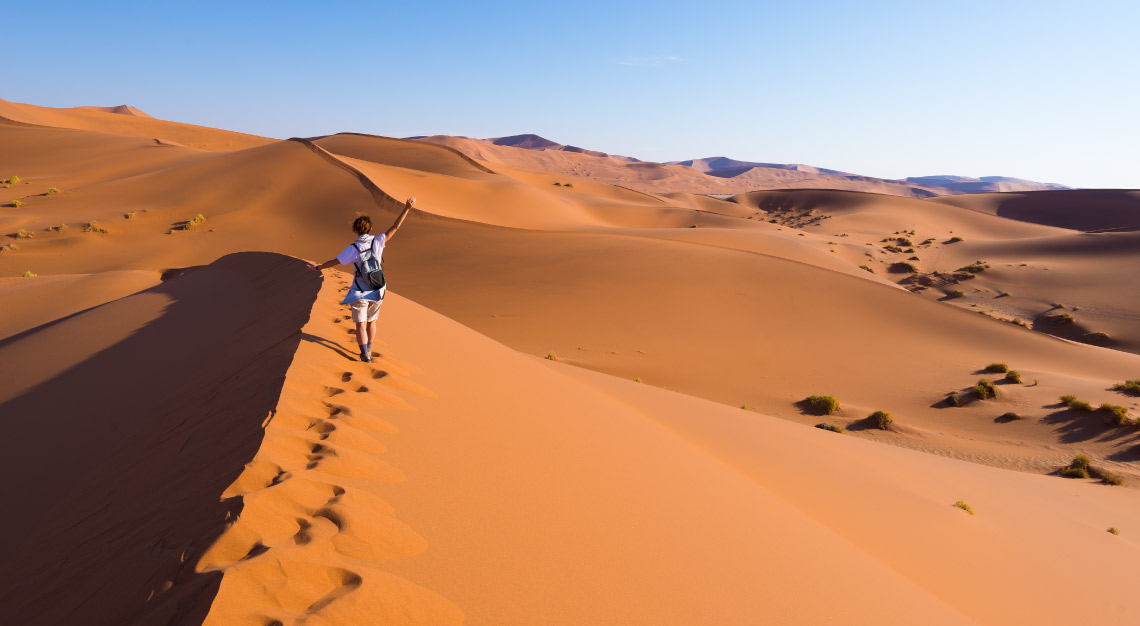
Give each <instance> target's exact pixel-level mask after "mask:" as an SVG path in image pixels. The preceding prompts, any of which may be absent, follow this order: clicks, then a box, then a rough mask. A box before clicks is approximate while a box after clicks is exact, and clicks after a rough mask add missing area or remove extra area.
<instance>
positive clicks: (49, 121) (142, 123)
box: [0, 100, 272, 150]
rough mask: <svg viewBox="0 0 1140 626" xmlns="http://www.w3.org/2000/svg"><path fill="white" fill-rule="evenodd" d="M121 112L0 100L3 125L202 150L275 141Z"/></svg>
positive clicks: (135, 113) (246, 146) (116, 108)
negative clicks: (66, 130) (151, 140)
mask: <svg viewBox="0 0 1140 626" xmlns="http://www.w3.org/2000/svg"><path fill="white" fill-rule="evenodd" d="M124 106H125V105H124ZM122 108H123V107H113V110H111V111H107V110H104V109H102V108H100V107H94V108H87V107H79V108H74V109H55V108H50V107H39V106H35V105H31V104H20V103H17V102H8V101H5V100H0V124H3V123H4V122H5V121H8V122H16V123H19V124H31V125H35V126H53V127H57V128H74V129H81V130H93V131H98V132H105V133H114V134H117V135H129V136H132V137H149V138H155V139H159V140H165V141H172V142H175V143H178V144H181V145H184V146H190V147H192V148H198V149H200V150H241V149H243V148H249V147H252V146H259V145H262V144H265V143H268V142H270V141H272V140H271V139H265V138H263V137H257V136H254V135H246V134H243V133H235V132H232V131H228V130H218V129H215V128H207V127H204V126H193V125H191V124H181V123H178V122H167V121H165V120H157V119H154V118H152V117H151V116H149V115H147V114H145V113H142V111H139V110H137V109H134V108H133V107H126V108H127V110H119V109H122ZM124 113H125V114H124ZM140 114H141V115H140Z"/></svg>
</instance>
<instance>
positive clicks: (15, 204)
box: [4, 200, 24, 209]
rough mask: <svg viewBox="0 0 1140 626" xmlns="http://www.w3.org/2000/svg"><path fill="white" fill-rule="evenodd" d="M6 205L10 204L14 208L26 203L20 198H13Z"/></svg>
mask: <svg viewBox="0 0 1140 626" xmlns="http://www.w3.org/2000/svg"><path fill="white" fill-rule="evenodd" d="M4 206H10V207H12V208H15V209H18V208H20V207H22V206H24V203H23V202H20V201H19V200H13V201H11V202H9V203H8V204H6V205H4Z"/></svg>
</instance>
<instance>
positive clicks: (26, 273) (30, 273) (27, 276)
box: [24, 270, 37, 278]
mask: <svg viewBox="0 0 1140 626" xmlns="http://www.w3.org/2000/svg"><path fill="white" fill-rule="evenodd" d="M36 276H37V275H36V274H33V273H32V270H28V271H26V272H24V278H35V277H36Z"/></svg>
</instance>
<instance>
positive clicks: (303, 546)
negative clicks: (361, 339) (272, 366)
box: [196, 274, 464, 626]
mask: <svg viewBox="0 0 1140 626" xmlns="http://www.w3.org/2000/svg"><path fill="white" fill-rule="evenodd" d="M334 276H337V278H333V279H331V280H326V281H325V282H324V285H323V286H322V288H321V291H320V294H319V295H318V298H317V300H316V303H315V304H314V305H313V312H312V315H311V317H310V319H309V322H308V323H307V324H306V325H305V326H304V328H302V329H301V338H302V341H301V342H300V345H299V346H298V349H297V354H296V357H295V360H294V366H293V367H291V368H290V370H289V371H288V373H287V374H286V376H285V383H284V385H283V387H282V391H281V398H280V401H279V403H278V404H277V406H276V407H275V408H274V410H273V411H272V413H271V414H270V416H269V417H268V418H267V420H266V425H265V429H264V438H263V440H262V443H261V447H260V449H259V450H258V452H257V454H256V455H255V456H254V458H253V459H252V460H251V461H250V462H249V463H248V464H247V465H246V467H245V469H244V471H242V473H241V475H240V476H238V477H237V479H236V480H235V481H234V482H233V483H232V484H231V485H230V486H229V487H228V488H227V489H226V491H225V493H224V494H223V496H222V497H223V499H225V500H230V499H233V500H238V501H241V502H242V506H241V507H240V510H241V513H240V514H239V515H238V516H237V517H236V519H234V520H232V522H231V523H230V524H229V525H228V526H227V527H226V529H225V532H224V533H223V534H222V535H221V536H220V537H219V538H218V540H217V541H216V542H214V543H213V544H212V545H211V546H210V547H209V549H207V550H206V552H205V553H204V554H203V556H202V558H201V559H200V560H199V561H198V563H197V566H196V569H197V571H199V572H202V573H213V572H220V573H221V575H222V581H221V584H220V588H219V591H218V595H217V597H216V599H215V601H214V603H213V605H212V606H211V607H210V612H209V615H207V617H206V619H205V621H204V622H203V624H206V625H208V626H211V625H218V626H221V625H227V626H228V625H245V624H249V625H250V626H254V625H257V626H261V625H264V624H281V625H286V624H301V623H309V622H310V621H318V622H320V623H330V624H396V623H399V624H425V625H428V624H430V625H438V624H458V623H461V622H462V621H463V619H464V616H463V613H462V611H460V610H459V609H458V608H457V607H456V606H455V605H454V604H452V603H451V602H449V601H448V600H446V599H445V598H443V597H442V596H439V595H437V594H435V593H433V592H432V591H430V590H427V589H424V588H423V587H420V586H418V585H416V584H414V583H412V582H411V581H409V580H407V579H404V578H401V577H398V576H395V575H393V574H391V573H389V572H387V571H385V569H384V567H383V564H384V563H385V562H386V561H391V560H393V559H402V558H407V557H413V556H416V555H418V554H420V553H422V552H423V551H424V550H426V549H427V541H426V540H424V538H423V537H421V536H420V535H418V534H417V533H416V532H415V531H414V530H413V529H411V528H410V527H408V526H407V525H406V524H404V523H402V522H401V521H399V520H398V519H397V518H396V511H395V510H394V508H393V507H392V506H391V505H390V504H389V503H388V502H387V501H386V500H385V499H384V492H385V490H386V489H389V488H390V485H393V484H397V483H400V482H403V481H404V479H405V477H404V474H403V473H402V472H401V471H400V470H399V469H398V468H396V467H393V466H392V465H391V464H389V463H387V462H385V461H384V460H383V458H382V457H383V455H384V453H385V452H386V450H387V448H386V446H385V444H384V442H383V441H382V438H384V437H386V436H387V435H392V434H394V433H395V432H396V430H397V429H396V427H395V426H393V425H392V424H391V423H389V422H388V421H386V420H384V419H383V418H382V417H381V416H380V414H379V413H380V412H381V411H386V410H410V409H411V406H410V405H409V404H408V403H407V402H406V401H404V400H403V399H402V398H401V397H400V396H401V395H403V394H408V393H411V394H413V395H418V396H427V397H431V396H433V395H434V394H432V393H431V392H430V391H429V390H427V389H426V388H424V387H422V386H421V385H418V384H417V383H415V382H414V381H412V380H410V379H409V378H408V376H409V375H413V374H414V372H415V371H416V370H415V368H414V367H412V366H409V365H407V364H404V363H401V362H399V361H398V360H397V359H395V358H393V357H392V356H391V355H390V354H388V353H387V350H386V348H385V347H384V345H383V343H382V342H377V347H376V351H377V352H378V353H377V354H376V356H375V358H374V360H373V362H372V363H371V364H368V363H362V362H359V361H358V360H356V359H354V358H352V356H351V354H352V351H353V349H354V348H352V347H351V346H350V345H349V342H346V341H345V339H344V338H345V337H349V336H350V335H351V334H352V325H351V323H350V322H349V316H347V315H345V314H344V311H343V308H342V307H340V306H339V305H337V304H336V302H337V301H338V300H337V299H336V293H337V292H338V291H339V290H340V289H342V288H343V287H345V286H347V284H348V281H347V280H346V279H345V278H344V277H343V275H339V274H335V275H334Z"/></svg>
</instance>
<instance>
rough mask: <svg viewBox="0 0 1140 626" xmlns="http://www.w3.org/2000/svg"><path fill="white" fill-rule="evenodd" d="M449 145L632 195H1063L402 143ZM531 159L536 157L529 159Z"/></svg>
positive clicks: (1004, 181)
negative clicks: (593, 181)
mask: <svg viewBox="0 0 1140 626" xmlns="http://www.w3.org/2000/svg"><path fill="white" fill-rule="evenodd" d="M409 139H418V140H422V141H429V142H432V143H438V144H443V145H447V146H450V147H452V148H455V149H457V150H460V151H461V152H464V153H466V154H467V155H468V156H470V157H472V158H475V159H480V160H483V161H489V162H492V163H503V164H506V165H512V166H516V167H524V168H527V169H537V170H540V171H548V172H552V173H562V174H570V175H573V176H580V177H585V178H594V179H597V180H599V181H602V182H608V183H612V184H618V185H622V186H626V187H631V188H633V189H638V190H639V191H650V192H658V193H660V192H687V193H701V194H737V193H744V192H747V191H755V190H758V189H804V188H819V189H843V190H851V191H867V192H872V193H885V194H890V195H899V196H910V197H916V198H924V197H932V196H942V195H953V194H960V193H982V192H1008V191H1040V190H1060V189H1069V187H1066V186H1064V185H1058V184H1055V183H1039V182H1035V181H1031V180H1024V179H1020V178H1011V177H1008V176H983V177H981V178H971V177H968V176H955V175H942V176H914V177H910V178H906V179H901V180H894V179H883V178H876V177H873V176H862V175H859V174H852V173H850V172H842V171H839V170H832V169H825V168H821V167H815V166H812V165H803V164H798V163H791V164H789V163H758V162H753V161H739V160H736V159H730V158H728V157H723V156H716V157H706V158H701V159H689V160H685V161H670V162H667V163H656V162H651V161H642V160H640V159H636V158H634V157H629V156H622V155H615V154H608V153H606V152H600V151H597V150H588V149H586V148H580V147H578V146H570V145H566V144H560V143H558V142H555V141H551V140H549V139H547V138H545V137H542V136H540V135H535V134H524V135H512V136H509V137H494V138H490V139H472V138H470V137H455V136H447V135H436V136H432V137H422V136H421V137H410V138H409ZM536 153H537V154H536Z"/></svg>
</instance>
